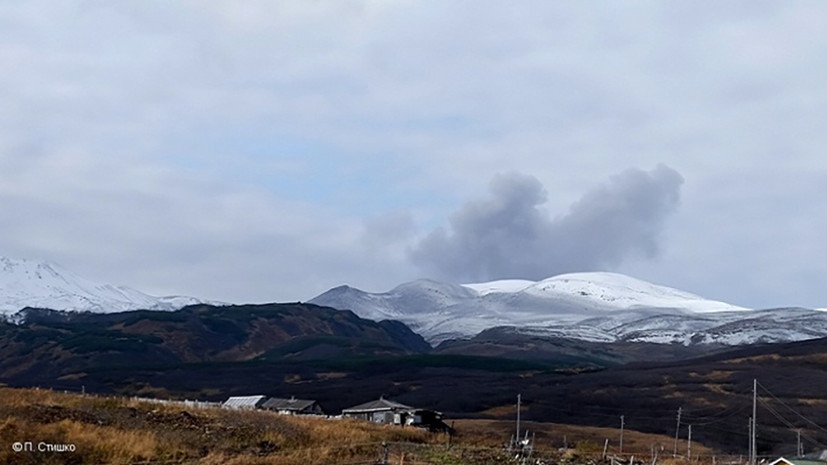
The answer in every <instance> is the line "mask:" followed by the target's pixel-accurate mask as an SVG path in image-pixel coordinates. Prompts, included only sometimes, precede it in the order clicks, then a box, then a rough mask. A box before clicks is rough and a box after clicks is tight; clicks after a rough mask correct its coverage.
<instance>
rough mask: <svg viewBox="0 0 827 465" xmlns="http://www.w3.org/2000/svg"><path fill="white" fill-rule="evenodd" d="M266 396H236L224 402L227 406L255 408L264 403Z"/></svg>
mask: <svg viewBox="0 0 827 465" xmlns="http://www.w3.org/2000/svg"><path fill="white" fill-rule="evenodd" d="M266 399H267V396H236V397H230V398H229V399H227V400H226V401H225V402H224V407H227V408H256V407H258V406H260V405H261V404H263V403H264V401H265V400H266Z"/></svg>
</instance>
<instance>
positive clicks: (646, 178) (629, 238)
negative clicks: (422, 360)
mask: <svg viewBox="0 0 827 465" xmlns="http://www.w3.org/2000/svg"><path fill="white" fill-rule="evenodd" d="M682 184H683V177H681V175H680V174H679V173H678V172H677V171H675V170H673V169H671V168H669V167H667V166H664V165H659V166H657V167H656V168H655V169H653V170H651V171H648V172H647V171H643V170H638V169H630V170H627V171H624V172H622V173H620V174H618V175H616V176H613V177H611V178H610V179H609V180H608V182H607V183H605V184H603V185H601V186H599V187H597V188H595V189H593V190H591V191H590V192H588V193H586V194H585V195H584V196H583V197H582V198H581V199H580V200H578V201H577V202H575V203H574V204H573V205H572V206H571V207H570V209H569V211H568V212H567V213H566V214H565V215H563V216H560V217H557V218H551V217H550V216H549V215H548V214H547V213H546V212H545V211H544V210H543V209H542V208H541V207H542V205H543V204H544V203H545V202H546V200H547V196H548V194H547V192H546V191H545V190H544V189H543V186H542V184H541V183H540V182H539V181H538V180H537V179H536V178H534V177H533V176H527V175H523V174H519V173H511V174H505V175H502V174H501V175H498V176H496V177H495V178H494V179H493V181H492V182H491V186H490V188H491V194H492V196H491V198H490V199H488V200H486V201H478V202H471V203H468V204H466V205H465V206H463V207H462V208H461V209H460V210H459V211H457V212H456V213H455V214H454V216H453V217H452V218H451V220H450V228H447V229H446V228H439V229H436V230H434V231H433V232H431V233H430V234H429V235H428V236H426V237H425V238H424V239H422V240H421V241H420V242H419V243H418V244H417V245H416V246H415V247H414V248H413V249H412V250H411V252H410V254H411V258H412V259H413V261H414V262H415V263H416V264H417V265H419V266H420V267H421V268H422V269H424V270H425V271H427V272H429V273H431V274H432V275H434V276H437V277H440V278H444V279H451V280H454V281H482V280H492V279H504V278H527V279H543V278H547V277H549V276H552V275H556V274H560V273H566V272H574V271H593V270H602V269H611V268H615V267H617V266H618V265H620V264H621V263H622V262H623V261H624V260H625V259H627V258H631V257H647V258H651V257H654V256H656V255H657V253H658V236H659V232H660V230H661V227H662V225H663V222H664V220H665V219H666V217H667V216H668V215H669V214H670V213H671V212H673V211H674V210H675V209H676V207H677V206H678V204H679V201H680V187H681V185H682Z"/></svg>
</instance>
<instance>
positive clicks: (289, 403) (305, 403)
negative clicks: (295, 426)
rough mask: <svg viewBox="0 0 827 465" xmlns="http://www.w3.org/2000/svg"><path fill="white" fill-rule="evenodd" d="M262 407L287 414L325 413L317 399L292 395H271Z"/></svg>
mask: <svg viewBox="0 0 827 465" xmlns="http://www.w3.org/2000/svg"><path fill="white" fill-rule="evenodd" d="M261 408H263V409H266V410H272V411H274V412H278V413H282V414H285V415H324V414H325V413H324V409H322V406H321V405H319V403H318V402H316V401H315V400H304V399H296V398H295V397H291V398H289V399H280V398H277V397H271V398H270V399H268V400H267V401H266V402H264V404H263V405H262V406H261Z"/></svg>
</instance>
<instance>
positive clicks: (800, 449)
mask: <svg viewBox="0 0 827 465" xmlns="http://www.w3.org/2000/svg"><path fill="white" fill-rule="evenodd" d="M796 432H797V433H798V447H796V449H795V451H796V454H797V455H798V456H799V457H803V456H804V447H802V445H801V430H798V431H796Z"/></svg>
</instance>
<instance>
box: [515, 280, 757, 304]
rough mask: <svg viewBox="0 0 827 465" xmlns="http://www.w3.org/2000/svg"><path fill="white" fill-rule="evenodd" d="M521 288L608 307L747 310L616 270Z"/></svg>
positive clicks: (534, 292)
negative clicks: (572, 297)
mask: <svg viewBox="0 0 827 465" xmlns="http://www.w3.org/2000/svg"><path fill="white" fill-rule="evenodd" d="M521 292H526V293H528V294H532V295H536V296H541V297H543V296H561V295H562V296H566V295H568V296H575V297H577V298H578V299H580V300H582V301H584V302H589V303H590V304H592V305H594V306H595V307H605V308H606V309H611V310H625V309H634V308H680V309H685V310H689V311H691V312H699V313H702V312H720V311H736V310H747V309H746V308H743V307H738V306H735V305H730V304H727V303H724V302H718V301H714V300H709V299H704V298H703V297H700V296H697V295H695V294H690V293H689V292H684V291H680V290H677V289H673V288H670V287H666V286H660V285H657V284H652V283H650V282H647V281H642V280H640V279H635V278H632V277H630V276H626V275H622V274H618V273H597V272H595V273H569V274H563V275H559V276H554V277H552V278H548V279H544V280H542V281H540V282H537V283H534V284H532V285H530V286H528V287H527V288H525V289H523V290H522V291H521Z"/></svg>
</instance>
